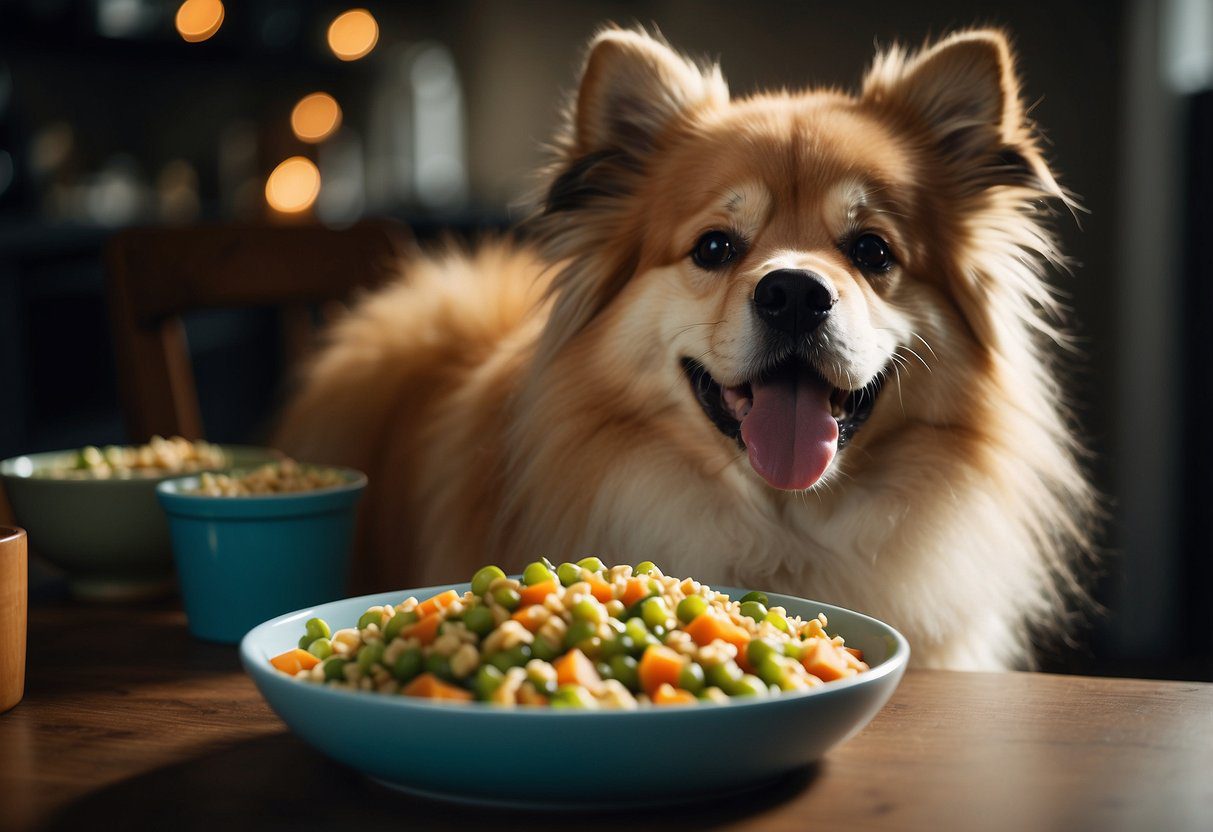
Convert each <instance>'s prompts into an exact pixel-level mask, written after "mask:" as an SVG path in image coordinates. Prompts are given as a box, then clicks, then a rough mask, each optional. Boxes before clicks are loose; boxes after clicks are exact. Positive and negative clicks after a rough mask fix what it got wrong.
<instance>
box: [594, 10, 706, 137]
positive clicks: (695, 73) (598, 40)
mask: <svg viewBox="0 0 1213 832" xmlns="http://www.w3.org/2000/svg"><path fill="white" fill-rule="evenodd" d="M728 99H729V88H728V86H727V85H726V84H725V82H724V79H723V78H722V77H721V75H720V70H719V68H717V67H710V68H708V69H700V68H699V67H697V66H696V65H695V64H693V63H691V62H690V61H688V60H687V59H686V58H683V57H682V56H680V55H679V54H678V53H676V52H674V50H672V49H670V48H669V47H668V46H666V45H665V44H664V43H662V42H660V41H658V40H657V39H655V38H653V37H650V36H649V35H647V34H644V33H642V32H636V31H630V30H624V29H607V30H605V31H603V32H600V33H599V34H598V35H597V37H595V38H594V40H593V41H591V42H590V49H589V53H588V56H587V58H586V62H585V68H584V70H583V71H582V74H581V86H580V90H579V92H578V94H577V102H576V105H575V107H574V110H573V113H572V125H571V127H572V134H573V135H572V140H573V141H572V151H573V155H574V156H575V157H581V156H586V155H589V154H594V153H599V152H603V151H620V152H623V153H625V154H627V155H629V156H632V157H635V158H641V157H643V156H644V155H645V154H646V153H647V152H648V151H649V150H651V149H652V148H653V146H654V145H655V143H656V142H657V140H658V137H659V136H660V135H661V133H662V132H663V131H664V130H666V129H667V128H668V127H670V126H671V124H672V123H673V122H674V121H675V120H677V119H679V118H680V117H683V116H685V115H686V114H688V113H689V112H690V111H692V110H695V109H698V108H700V107H704V106H707V105H712V104H718V103H724V102H727V101H728Z"/></svg>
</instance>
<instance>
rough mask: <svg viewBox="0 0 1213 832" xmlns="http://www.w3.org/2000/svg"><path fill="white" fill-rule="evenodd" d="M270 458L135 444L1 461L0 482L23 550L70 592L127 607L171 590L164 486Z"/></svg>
mask: <svg viewBox="0 0 1213 832" xmlns="http://www.w3.org/2000/svg"><path fill="white" fill-rule="evenodd" d="M277 456H279V455H278V454H277V453H276V452H274V451H272V450H270V449H268V448H254V447H246V446H240V445H212V444H210V443H207V442H190V441H188V440H185V439H182V438H181V437H173V438H171V439H162V438H160V437H154V438H153V439H152V441H151V442H150V443H148V444H147V445H140V446H110V447H108V448H95V447H89V448H83V449H78V450H71V451H50V452H47V453H38V454H27V455H24V456H17V457H12V458H11V459H6V460H4V461H3V462H0V481H2V482H3V484H4V489H5V492H6V493H7V495H8V499H9V502H10V503H11V504H12V508H13V513H14V515H15V516H16V520H17V523H19V524H20V525H21V526H23V527H24V528H25V529H26V531H27V532H28V533H29V540H30V548H31V549H32V550H33V551H35V552H37V553H38V554H39V555H41V556H43V557H44V558H46V559H47V560H48V561H50V562H51V563H53V564H54V565H56V566H58V567H60V568H61V569H63V570H64V572H65V573H66V575H67V580H68V585H69V588H70V589H71V591H72V593H73V594H74V595H76V596H78V597H82V598H87V599H91V600H124V599H131V598H136V597H146V596H151V595H157V594H161V593H163V592H165V591H168V590H170V589H171V588H172V586H173V558H172V547H171V545H170V543H169V532H168V523H167V522H166V521H165V518H164V512H162V511H161V510H160V507H159V505H157V503H156V486H157V485H158V484H159V483H160V482H161V481H163V480H164V479H166V478H169V477H176V476H181V475H182V474H183V473H188V472H195V471H222V470H224V469H227V468H230V467H232V466H249V465H256V464H259V463H262V462H267V461H269V460H271V459H275V458H277Z"/></svg>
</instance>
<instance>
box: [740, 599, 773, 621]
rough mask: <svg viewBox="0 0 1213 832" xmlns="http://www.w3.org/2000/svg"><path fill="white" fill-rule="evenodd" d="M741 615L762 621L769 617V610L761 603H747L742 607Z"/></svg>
mask: <svg viewBox="0 0 1213 832" xmlns="http://www.w3.org/2000/svg"><path fill="white" fill-rule="evenodd" d="M741 614H742V615H744V616H745V617H746V618H752V619H754V620H755V621H761V620H762V619H764V618H766V617H767V608H766V605H765V604H764V603H762V602H761V601H745V602H743V603H742V605H741Z"/></svg>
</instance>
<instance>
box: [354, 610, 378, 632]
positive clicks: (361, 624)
mask: <svg viewBox="0 0 1213 832" xmlns="http://www.w3.org/2000/svg"><path fill="white" fill-rule="evenodd" d="M382 621H383V611H382V610H367V611H366V612H364V613H363V614H362V617H360V618H359V619H358V629H359V630H365V629H366V628H367V627H369V626H371V625H372V624H374V625H376V626H378V625H379V624H380V623H381V622H382Z"/></svg>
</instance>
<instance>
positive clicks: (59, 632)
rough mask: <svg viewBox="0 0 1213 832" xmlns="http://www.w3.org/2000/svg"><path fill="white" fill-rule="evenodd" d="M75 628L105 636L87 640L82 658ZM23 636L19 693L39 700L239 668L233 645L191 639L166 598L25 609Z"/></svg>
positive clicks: (181, 616)
mask: <svg viewBox="0 0 1213 832" xmlns="http://www.w3.org/2000/svg"><path fill="white" fill-rule="evenodd" d="M82 627H84V628H87V629H89V630H90V634H104V636H103V637H98V638H89V639H88V644H89V657H88V661H84V662H82V661H81V654H80V649H81V636H80V631H81V628H82ZM28 642H29V643H28V648H27V653H28V656H29V663H28V666H27V668H26V694H27V696H30V697H32V698H38V699H52V698H56V697H59V696H64V695H67V696H72V697H76V696H79V695H80V694H89V693H96V692H103V691H113V690H115V689H116V688H123V689H126V688H132V687H138V686H140V685H148V684H167V683H172V682H177V681H182V680H190V681H197V680H199V679H202V678H204V677H207V676H211V675H231V674H233V673H239V672H240V670H241V668H240V657H239V651H238V649H237V647H236V645H228V644H214V643H211V642H206V641H201V640H199V639H196V638H194V637H193V636H191V635H190V634H189V632H188V630H187V629H186V625H185V615H184V613H182V612H181V610H180V608H179V606H178V604H177V602H175V601H168V600H165V601H156V602H151V603H138V604H128V605H89V604H85V603H82V602H77V601H63V602H60V603H57V604H54V605H46V606H40V607H31V609H30V621H29V638H28ZM99 668H104V669H105V672H99Z"/></svg>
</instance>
